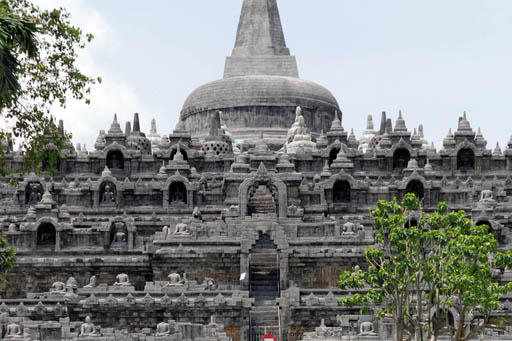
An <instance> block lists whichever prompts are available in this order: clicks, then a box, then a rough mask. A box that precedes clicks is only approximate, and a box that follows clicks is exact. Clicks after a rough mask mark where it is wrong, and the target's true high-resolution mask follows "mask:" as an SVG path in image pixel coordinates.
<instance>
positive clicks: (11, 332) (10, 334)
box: [5, 323, 23, 339]
mask: <svg viewBox="0 0 512 341" xmlns="http://www.w3.org/2000/svg"><path fill="white" fill-rule="evenodd" d="M5 338H6V339H22V338H23V331H22V330H21V327H20V326H19V324H17V323H9V324H8V325H7V334H6V336H5Z"/></svg>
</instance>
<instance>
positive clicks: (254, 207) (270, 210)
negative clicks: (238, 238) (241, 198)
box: [247, 185, 278, 216]
mask: <svg viewBox="0 0 512 341" xmlns="http://www.w3.org/2000/svg"><path fill="white" fill-rule="evenodd" d="M276 195H277V189H276V188H274V187H272V186H267V185H255V186H253V187H251V189H250V190H249V193H248V197H249V198H248V199H249V200H248V204H247V213H248V214H249V215H250V216H252V215H253V214H275V213H277V212H278V208H277V207H278V200H276Z"/></svg>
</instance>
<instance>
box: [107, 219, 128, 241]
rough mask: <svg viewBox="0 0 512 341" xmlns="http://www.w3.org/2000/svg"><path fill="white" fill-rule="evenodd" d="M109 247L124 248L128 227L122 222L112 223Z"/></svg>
mask: <svg viewBox="0 0 512 341" xmlns="http://www.w3.org/2000/svg"><path fill="white" fill-rule="evenodd" d="M109 241H110V246H126V245H127V244H128V227H127V226H126V223H124V222H122V221H116V222H113V223H112V224H111V225H110V231H109Z"/></svg>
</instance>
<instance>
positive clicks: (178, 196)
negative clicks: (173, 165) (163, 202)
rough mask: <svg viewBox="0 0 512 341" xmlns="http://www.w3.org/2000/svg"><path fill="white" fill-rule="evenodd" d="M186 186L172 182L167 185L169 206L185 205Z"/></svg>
mask: <svg viewBox="0 0 512 341" xmlns="http://www.w3.org/2000/svg"><path fill="white" fill-rule="evenodd" d="M187 203H188V194H187V186H185V184H184V183H183V182H181V181H173V182H171V184H170V185H169V205H171V206H173V205H187Z"/></svg>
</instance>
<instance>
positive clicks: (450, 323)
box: [432, 308, 458, 335]
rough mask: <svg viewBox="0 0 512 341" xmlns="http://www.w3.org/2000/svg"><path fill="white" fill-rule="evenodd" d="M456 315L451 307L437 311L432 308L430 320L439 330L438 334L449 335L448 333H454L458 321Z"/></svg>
mask: <svg viewBox="0 0 512 341" xmlns="http://www.w3.org/2000/svg"><path fill="white" fill-rule="evenodd" d="M434 309H435V308H434ZM457 316H458V315H457V314H456V312H455V311H454V310H453V308H450V309H439V311H438V312H437V311H435V310H434V312H433V313H432V322H433V325H434V328H435V329H437V330H439V335H450V333H452V334H453V333H454V328H455V325H456V323H457V322H458V317H457Z"/></svg>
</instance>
